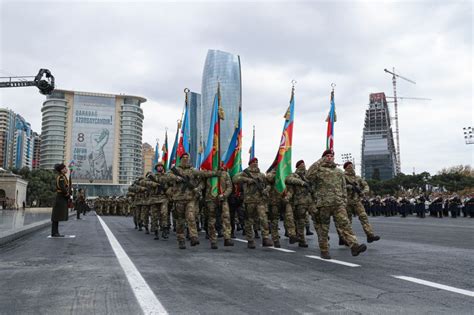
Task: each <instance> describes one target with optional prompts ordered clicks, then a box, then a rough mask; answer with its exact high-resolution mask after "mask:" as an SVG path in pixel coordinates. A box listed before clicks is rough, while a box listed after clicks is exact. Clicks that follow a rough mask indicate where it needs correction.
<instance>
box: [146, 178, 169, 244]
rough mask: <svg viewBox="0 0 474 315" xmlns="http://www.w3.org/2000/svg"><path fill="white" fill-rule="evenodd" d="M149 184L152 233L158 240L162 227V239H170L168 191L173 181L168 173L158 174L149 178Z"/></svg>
mask: <svg viewBox="0 0 474 315" xmlns="http://www.w3.org/2000/svg"><path fill="white" fill-rule="evenodd" d="M149 179H150V180H149V181H148V182H147V185H148V187H149V188H150V189H151V196H150V208H151V231H152V232H154V233H155V238H156V239H158V230H159V227H161V231H162V237H163V238H165V239H166V238H168V231H169V228H168V196H167V195H166V190H167V188H168V186H169V184H170V183H171V182H172V181H173V180H172V178H171V177H170V176H169V175H168V174H166V173H160V172H158V173H156V174H154V175H151V176H150V177H149Z"/></svg>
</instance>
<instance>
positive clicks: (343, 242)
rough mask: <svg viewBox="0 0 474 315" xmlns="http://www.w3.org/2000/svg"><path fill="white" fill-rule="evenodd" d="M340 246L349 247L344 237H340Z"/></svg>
mask: <svg viewBox="0 0 474 315" xmlns="http://www.w3.org/2000/svg"><path fill="white" fill-rule="evenodd" d="M339 245H340V246H349V245H348V244H347V242H346V240H344V239H343V238H342V237H339Z"/></svg>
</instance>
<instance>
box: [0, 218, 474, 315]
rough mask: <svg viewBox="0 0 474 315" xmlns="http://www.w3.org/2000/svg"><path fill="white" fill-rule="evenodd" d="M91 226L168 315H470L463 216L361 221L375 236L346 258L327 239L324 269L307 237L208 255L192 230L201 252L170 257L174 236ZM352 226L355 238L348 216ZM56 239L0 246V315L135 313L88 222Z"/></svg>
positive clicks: (123, 270)
mask: <svg viewBox="0 0 474 315" xmlns="http://www.w3.org/2000/svg"><path fill="white" fill-rule="evenodd" d="M102 219H103V221H104V222H105V224H106V225H107V226H108V227H109V228H110V231H111V232H112V233H113V235H114V236H115V238H116V239H117V241H118V243H119V244H120V245H121V247H122V248H123V250H124V252H125V253H126V254H124V255H125V256H128V257H129V258H130V260H131V262H132V264H133V265H134V266H135V267H136V271H137V273H138V275H139V277H138V278H141V277H143V279H144V281H145V282H146V284H147V285H146V287H149V289H151V291H150V292H149V293H150V294H152V295H154V296H155V297H156V299H157V300H158V301H159V303H161V305H162V306H163V307H164V309H165V310H166V311H167V312H168V313H170V314H263V313H265V314H268V313H276V314H443V313H444V314H473V312H474V311H473V310H474V263H473V262H474V233H473V232H474V220H473V219H468V218H457V219H451V218H443V219H436V218H425V219H418V218H416V217H409V218H398V217H390V218H384V217H376V218H372V217H371V218H369V219H370V221H371V223H372V225H373V227H374V229H375V231H376V232H377V234H379V235H380V236H381V237H382V239H381V240H380V241H379V242H376V243H372V244H368V250H367V252H365V253H364V254H362V255H360V256H358V257H352V256H351V254H350V251H349V250H348V249H347V248H345V247H340V246H338V245H337V236H336V235H335V234H334V233H331V234H330V235H331V255H332V258H333V260H332V261H322V260H319V259H315V258H311V257H308V256H316V257H319V250H318V249H317V244H316V242H315V236H310V237H309V244H310V247H309V248H306V249H302V248H299V247H298V246H297V245H289V244H288V241H287V240H286V239H285V238H284V237H283V242H282V248H283V249H288V250H290V251H288V252H284V251H279V250H276V249H274V248H262V247H258V248H257V249H255V250H250V249H247V246H246V243H245V242H239V241H236V242H235V243H236V244H235V246H234V247H225V248H224V247H223V244H222V243H223V240H220V241H219V242H220V243H219V249H218V250H211V249H210V246H209V243H208V241H207V240H205V238H204V234H203V233H201V234H200V240H201V245H199V246H197V247H190V246H189V243H188V244H187V246H188V248H187V249H186V250H179V249H178V248H177V243H176V240H175V236H174V234H172V236H171V238H170V240H169V241H163V240H158V241H156V240H153V237H152V236H151V235H146V234H144V232H138V231H137V230H135V229H134V228H133V225H132V221H131V218H125V217H102ZM353 226H354V230H355V232H356V234H357V236H358V237H359V239H360V241H361V242H362V241H365V237H362V236H363V232H362V229H361V227H360V223H359V222H358V221H357V218H356V219H355V221H354V223H353ZM331 229H332V231H331V232H334V227H333V226H332V227H331ZM60 231H61V232H62V233H65V234H70V235H72V234H73V235H75V236H76V237H75V238H66V239H49V238H47V236H48V234H49V229H44V230H41V231H37V232H35V233H32V234H31V235H29V236H26V237H24V238H21V239H19V240H16V241H14V242H12V243H9V244H6V245H4V246H2V247H0V284H1V285H0V314H140V313H142V311H143V309H144V308H143V304H140V303H143V302H140V297H142V300H143V296H144V295H143V294H144V291H143V290H145V291H146V290H147V289H146V288H143V287H141V286H140V284H137V283H136V282H133V281H135V280H136V279H137V275H136V274H133V272H132V271H131V269H130V268H128V267H127V265H122V264H121V263H119V259H118V258H117V255H116V254H115V252H114V250H113V249H112V246H111V243H110V242H109V238H108V237H107V235H106V233H105V231H104V228H103V227H102V225H101V223H100V222H99V220H98V217H96V216H95V215H93V214H91V215H87V216H85V217H83V220H79V221H76V220H75V219H72V220H70V221H69V222H65V223H61V224H60ZM239 234H240V233H239ZM237 236H238V238H240V239H243V237H242V236H241V235H237ZM119 256H120V257H121V258H120V259H121V261H122V260H123V259H124V258H123V257H122V256H121V255H119ZM334 260H337V261H341V262H343V263H344V262H345V263H352V264H355V265H356V266H347V265H342V264H339V263H336V262H337V261H334ZM127 275H128V276H127ZM140 275H141V277H140ZM395 276H399V277H410V278H405V279H411V280H413V278H414V280H413V281H418V282H420V281H429V282H432V283H435V286H436V285H445V286H449V288H445V287H439V286H438V287H432V286H428V285H426V283H423V284H420V283H415V282H412V281H407V280H404V279H401V278H396V277H395ZM130 279H131V280H130ZM129 281H132V282H129ZM142 289H143V290H142ZM453 289H454V291H456V289H460V290H464V291H456V292H451V291H448V290H453ZM145 301H146V299H145ZM150 301H151V300H150ZM150 303H152V302H150ZM151 305H154V304H151ZM145 310H146V309H145ZM148 310H149V309H148Z"/></svg>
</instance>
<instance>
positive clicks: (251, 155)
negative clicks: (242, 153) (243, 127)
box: [249, 126, 255, 161]
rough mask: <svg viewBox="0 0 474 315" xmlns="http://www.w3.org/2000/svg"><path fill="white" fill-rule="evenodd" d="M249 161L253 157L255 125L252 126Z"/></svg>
mask: <svg viewBox="0 0 474 315" xmlns="http://www.w3.org/2000/svg"><path fill="white" fill-rule="evenodd" d="M249 154H250V157H249V161H250V160H252V159H253V158H254V157H255V126H253V137H252V146H251V147H250V149H249Z"/></svg>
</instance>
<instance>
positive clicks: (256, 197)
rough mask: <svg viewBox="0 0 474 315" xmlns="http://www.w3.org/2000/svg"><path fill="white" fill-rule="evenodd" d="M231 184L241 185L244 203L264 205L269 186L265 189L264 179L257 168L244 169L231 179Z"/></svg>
mask: <svg viewBox="0 0 474 315" xmlns="http://www.w3.org/2000/svg"><path fill="white" fill-rule="evenodd" d="M233 182H234V183H236V184H242V188H243V191H244V203H265V202H266V201H267V198H268V192H269V190H270V186H268V188H267V184H266V178H265V175H264V174H263V173H260V169H258V168H251V167H248V168H246V169H245V170H244V171H243V172H240V173H238V174H236V175H235V176H234V177H233ZM259 187H260V188H259Z"/></svg>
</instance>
